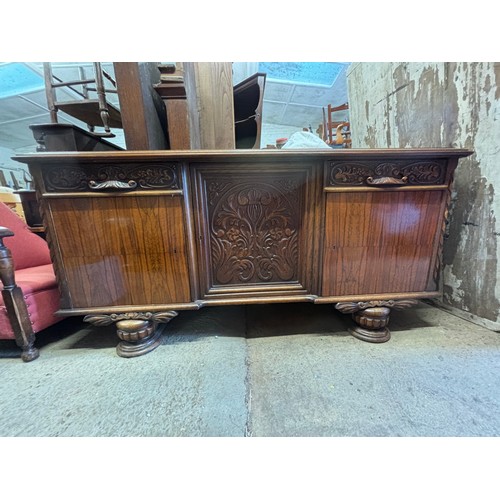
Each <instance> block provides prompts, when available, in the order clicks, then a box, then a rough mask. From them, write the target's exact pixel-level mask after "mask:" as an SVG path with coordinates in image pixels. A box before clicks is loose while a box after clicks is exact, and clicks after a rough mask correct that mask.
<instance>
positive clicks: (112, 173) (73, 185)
mask: <svg viewBox="0 0 500 500" xmlns="http://www.w3.org/2000/svg"><path fill="white" fill-rule="evenodd" d="M43 178H44V181H45V185H46V188H47V191H87V190H89V182H91V183H92V182H93V183H104V182H117V181H118V182H125V183H129V182H131V181H133V182H135V183H136V184H137V186H138V187H139V188H141V189H179V188H180V182H179V174H178V165H177V164H176V163H170V164H157V165H155V164H152V165H149V164H148V165H137V164H121V165H103V166H94V165H81V166H80V165H79V166H63V167H60V166H57V167H50V166H48V167H47V168H46V169H44V171H43Z"/></svg>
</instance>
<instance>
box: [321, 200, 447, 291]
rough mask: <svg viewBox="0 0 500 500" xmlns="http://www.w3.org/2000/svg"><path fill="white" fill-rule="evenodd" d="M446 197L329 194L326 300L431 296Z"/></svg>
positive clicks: (326, 236)
mask: <svg viewBox="0 0 500 500" xmlns="http://www.w3.org/2000/svg"><path fill="white" fill-rule="evenodd" d="M443 195H444V192H443V191H405V192H353V193H346V192H344V193H329V194H328V195H327V203H326V219H325V243H324V265H323V293H322V295H325V296H329V295H330V296H331V295H360V294H372V293H390V292H394V293H398V292H400V293H403V292H420V291H426V290H427V286H428V281H429V273H431V272H432V268H433V266H434V262H435V249H436V243H437V238H440V236H441V231H440V227H441V218H442V200H443Z"/></svg>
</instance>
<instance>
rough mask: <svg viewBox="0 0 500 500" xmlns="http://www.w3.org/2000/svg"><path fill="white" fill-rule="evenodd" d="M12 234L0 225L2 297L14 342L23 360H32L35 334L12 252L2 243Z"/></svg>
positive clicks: (35, 353)
mask: <svg viewBox="0 0 500 500" xmlns="http://www.w3.org/2000/svg"><path fill="white" fill-rule="evenodd" d="M7 236H14V233H13V232H12V231H11V230H10V229H8V228H6V227H3V226H0V281H1V282H2V284H3V289H2V298H3V302H4V304H5V308H6V309H7V314H8V316H9V321H10V324H11V326H12V330H13V331H14V335H15V338H16V343H17V345H18V346H19V347H21V349H22V350H23V352H22V354H21V358H22V360H23V361H32V360H33V359H36V358H37V357H38V355H39V352H38V349H36V348H35V347H34V345H33V344H34V341H35V334H34V333H33V328H32V326H31V321H30V317H29V313H28V308H27V307H26V302H25V301H24V297H23V291H22V290H21V289H20V288H19V287H18V286H17V284H16V278H15V269H14V260H13V258H12V253H11V251H10V250H9V248H7V247H6V246H5V245H4V242H3V238H6V237H7Z"/></svg>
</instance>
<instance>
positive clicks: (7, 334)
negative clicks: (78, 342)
mask: <svg viewBox="0 0 500 500" xmlns="http://www.w3.org/2000/svg"><path fill="white" fill-rule="evenodd" d="M4 239H6V242H5V243H4V241H3V240H4ZM0 281H1V283H2V285H3V287H2V294H1V296H0V339H1V340H15V341H16V344H17V345H18V346H19V347H20V348H21V349H22V354H21V358H22V360H23V361H32V360H34V359H36V358H37V357H38V355H39V352H38V349H36V348H35V347H34V341H35V334H36V333H38V332H40V331H41V330H44V329H45V328H48V327H49V326H51V325H53V324H54V323H57V322H58V321H60V320H61V319H63V318H62V317H59V316H55V314H54V313H55V312H56V311H57V310H58V309H59V307H60V295H59V289H58V286H57V283H56V277H55V274H54V268H53V266H52V261H51V259H50V254H49V248H48V245H47V242H46V241H45V240H44V239H42V238H40V237H39V236H37V235H36V234H34V233H32V232H31V231H30V230H29V228H28V226H27V225H26V224H25V223H24V221H23V220H22V219H21V218H20V217H19V216H18V215H17V214H16V213H15V212H14V211H13V210H11V209H10V208H9V207H8V206H7V205H5V204H4V203H0Z"/></svg>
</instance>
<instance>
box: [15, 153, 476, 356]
mask: <svg viewBox="0 0 500 500" xmlns="http://www.w3.org/2000/svg"><path fill="white" fill-rule="evenodd" d="M469 154H471V151H468V150H455V149H416V150H412V149H386V150H332V151H330V150H286V151H285V150H253V151H237V150H232V151H182V152H181V151H177V152H176V151H149V152H125V151H123V152H109V153H108V152H106V153H56V154H50V153H40V154H34V155H25V156H19V157H16V159H17V160H18V161H22V162H25V163H27V164H28V165H29V168H30V171H31V173H32V175H33V177H34V179H35V183H36V186H37V189H38V191H39V193H38V195H39V199H40V200H41V205H42V214H43V218H44V224H45V227H46V230H47V240H48V241H49V245H50V248H51V252H52V257H53V261H54V266H55V269H56V275H57V278H58V282H59V286H60V289H61V294H62V306H61V311H60V314H62V315H82V316H83V315H85V320H86V321H89V322H91V323H93V324H96V325H104V324H110V323H113V322H115V323H116V325H117V330H118V336H119V337H120V338H121V340H122V342H121V343H120V344H119V346H118V353H119V354H120V355H122V356H129V357H130V356H137V355H139V354H144V353H145V352H148V351H150V350H151V349H153V348H154V347H156V346H157V345H158V343H159V333H158V329H157V328H156V325H157V324H158V323H160V322H168V321H170V320H171V319H172V318H173V317H175V315H176V314H177V312H178V311H182V310H186V309H199V308H200V307H204V306H216V305H229V304H255V303H269V302H300V301H309V302H314V303H332V304H335V307H336V308H337V309H338V310H340V311H341V312H344V313H350V314H352V315H353V319H354V320H355V323H356V326H354V328H353V329H352V331H351V333H352V334H353V335H355V336H356V337H358V338H361V339H363V340H367V341H371V342H384V341H386V340H388V339H389V337H390V334H389V330H388V329H387V323H388V321H389V314H390V311H391V309H393V308H395V309H398V308H404V307H409V306H411V305H413V304H415V303H416V301H417V300H418V299H422V298H430V297H436V296H438V295H439V271H440V263H441V260H440V255H441V248H442V244H443V238H444V229H445V220H446V214H447V207H448V204H449V200H450V192H451V191H450V190H451V182H452V178H453V172H454V170H455V168H456V166H457V163H458V160H459V158H460V157H464V156H467V155H469Z"/></svg>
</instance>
